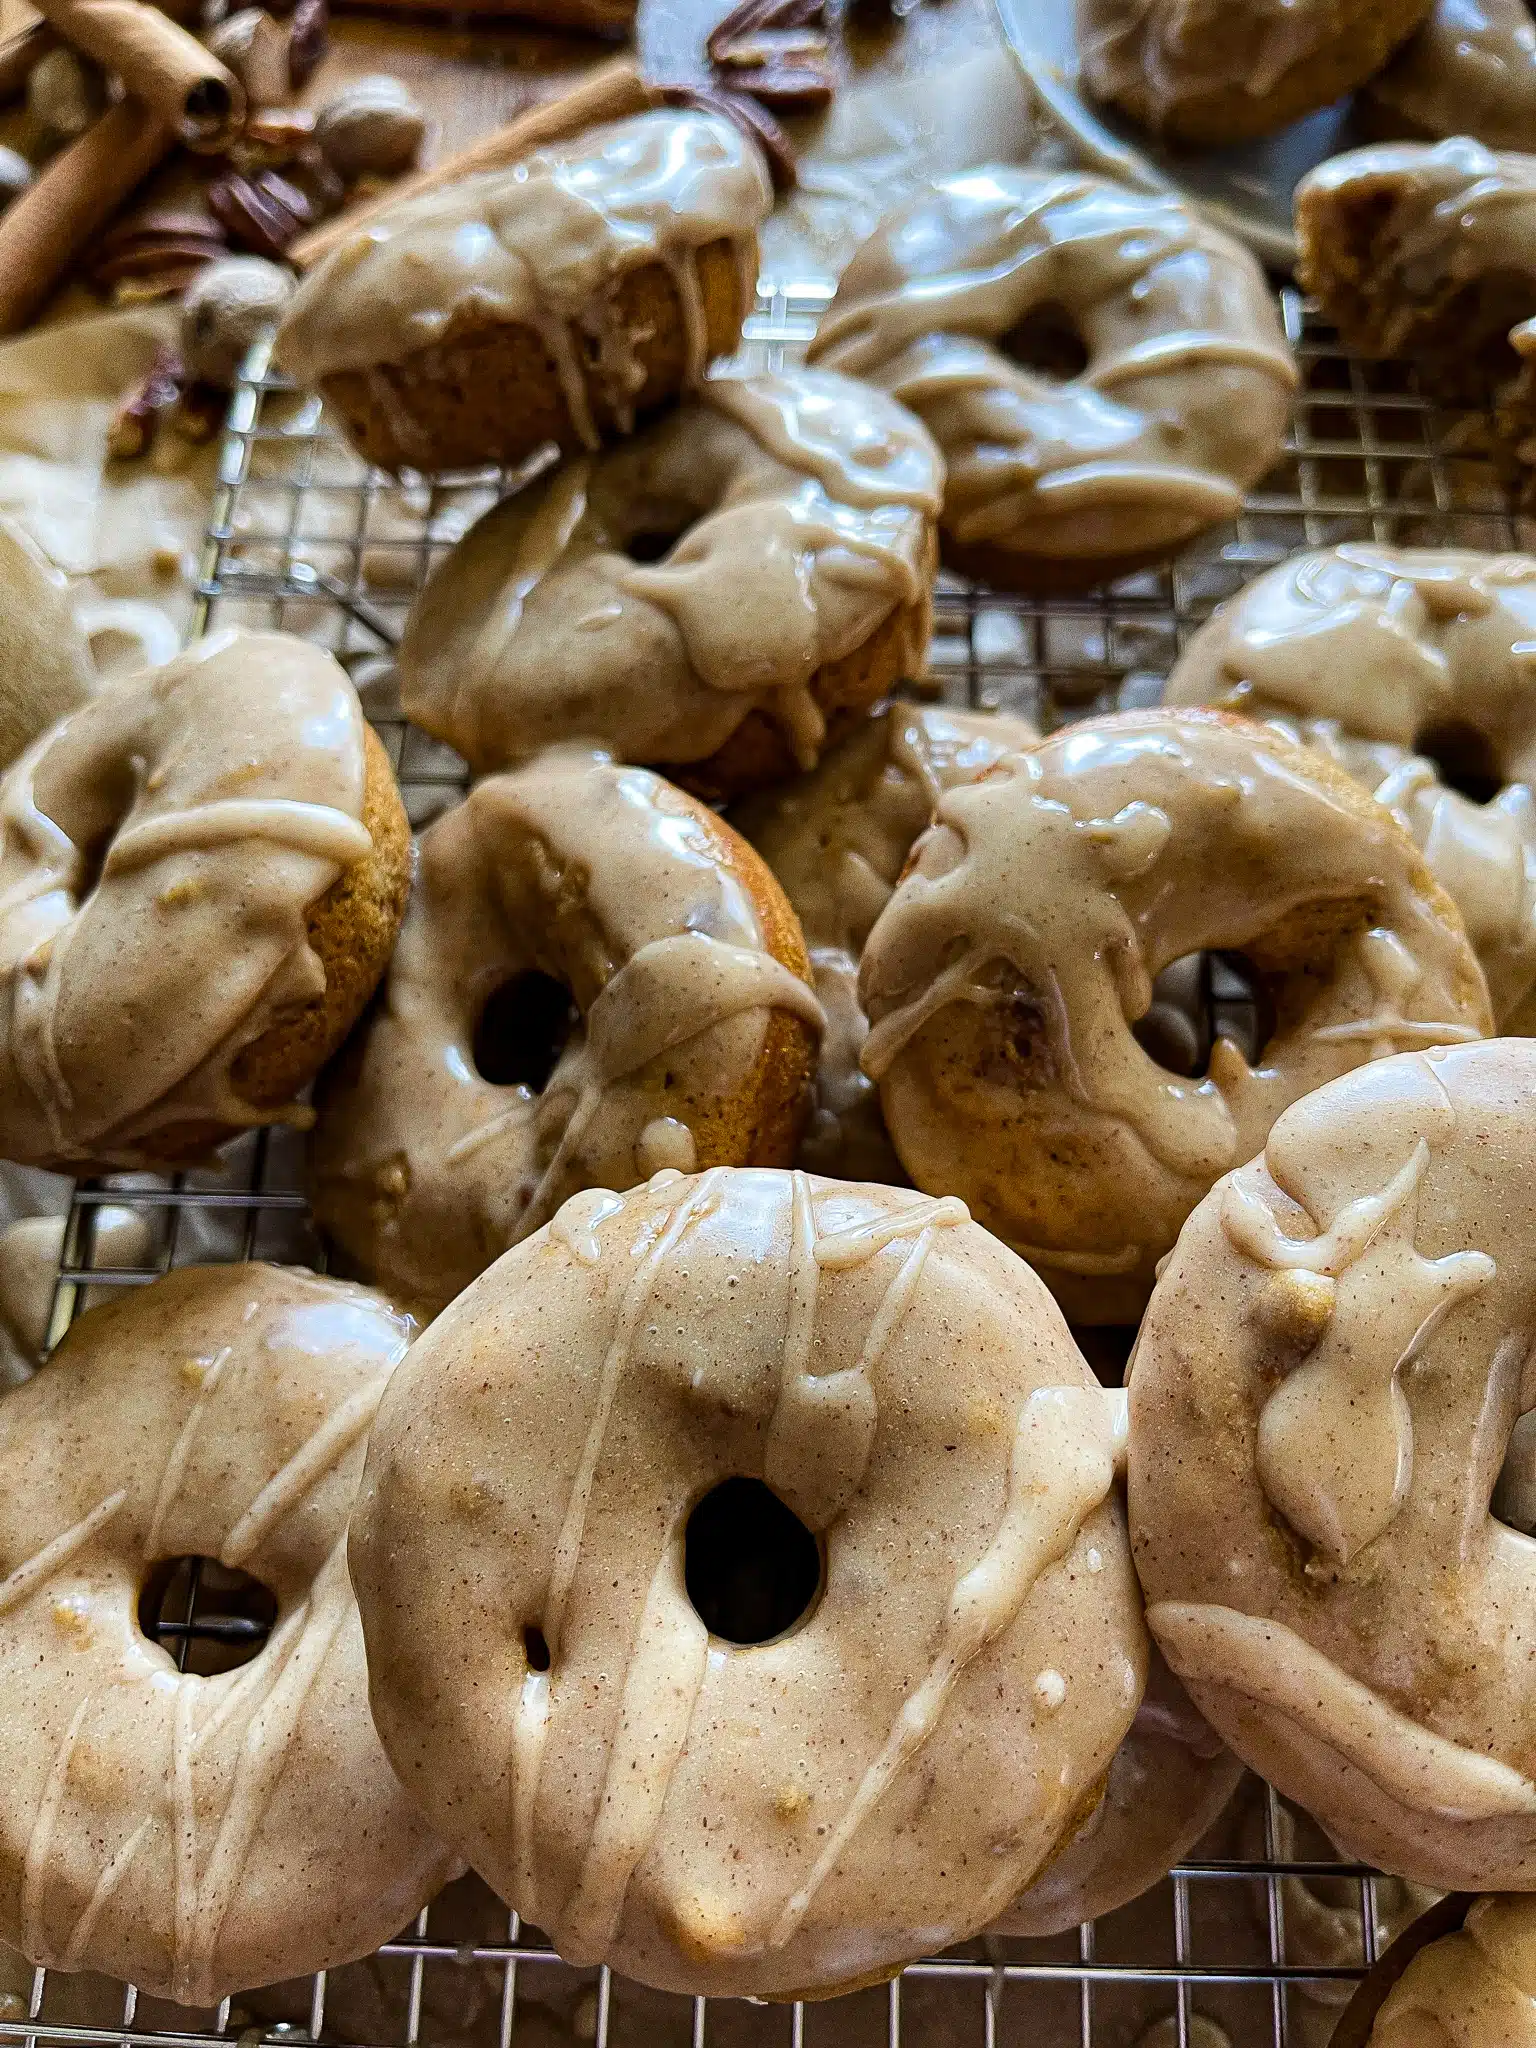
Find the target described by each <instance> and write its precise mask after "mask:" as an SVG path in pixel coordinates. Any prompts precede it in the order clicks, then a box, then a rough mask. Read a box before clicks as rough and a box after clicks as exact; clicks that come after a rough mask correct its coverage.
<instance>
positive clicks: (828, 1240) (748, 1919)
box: [351, 1168, 1145, 1997]
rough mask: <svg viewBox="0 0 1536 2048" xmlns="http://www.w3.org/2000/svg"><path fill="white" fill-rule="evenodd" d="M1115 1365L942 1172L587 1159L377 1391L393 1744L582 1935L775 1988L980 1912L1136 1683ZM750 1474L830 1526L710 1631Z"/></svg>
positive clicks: (540, 1919) (379, 1603) (373, 1626)
mask: <svg viewBox="0 0 1536 2048" xmlns="http://www.w3.org/2000/svg"><path fill="white" fill-rule="evenodd" d="M1120 1399H1121V1397H1120V1396H1119V1395H1118V1394H1117V1393H1116V1394H1111V1393H1107V1392H1105V1391H1104V1390H1103V1389H1101V1388H1100V1387H1099V1386H1098V1385H1097V1384H1096V1383H1095V1382H1094V1381H1093V1379H1092V1376H1091V1374H1090V1373H1089V1371H1088V1369H1087V1367H1086V1366H1085V1365H1084V1363H1083V1361H1082V1359H1081V1357H1080V1356H1079V1354H1078V1352H1077V1350H1076V1348H1075V1347H1074V1345H1073V1344H1072V1342H1071V1339H1070V1337H1069V1336H1068V1333H1067V1329H1066V1325H1065V1324H1064V1323H1063V1322H1062V1320H1061V1317H1060V1315H1059V1313H1058V1311H1057V1310H1056V1308H1055V1307H1054V1305H1053V1304H1052V1302H1051V1301H1050V1299H1049V1297H1048V1296H1047V1295H1046V1293H1045V1291H1044V1289H1043V1288H1042V1287H1041V1286H1040V1284H1039V1282H1038V1281H1037V1280H1036V1279H1035V1278H1034V1276H1033V1275H1032V1274H1031V1273H1030V1271H1029V1269H1028V1268H1027V1267H1026V1266H1025V1265H1024V1264H1023V1263H1022V1262H1021V1261H1020V1260H1018V1259H1016V1258H1014V1256H1013V1255H1012V1254H1011V1253H1010V1252H1009V1251H1007V1250H1006V1249H1005V1247H1003V1246H1002V1245H1000V1244H998V1243H997V1242H996V1241H995V1240H994V1239H993V1238H991V1237H989V1236H988V1235H987V1233H986V1232H985V1231H982V1230H979V1229H977V1228H976V1227H975V1226H974V1225H972V1224H971V1223H970V1221H969V1219H968V1218H967V1216H966V1212H965V1208H964V1205H963V1204H962V1203H960V1202H957V1201H954V1200H952V1199H945V1200H939V1201H934V1200H931V1199H929V1198H928V1197H927V1196H923V1195H917V1194H914V1193H912V1192H911V1191H909V1190H905V1189H894V1188H880V1187H852V1186H848V1185H846V1184H844V1183H841V1182H834V1181H821V1180H815V1179H812V1178H810V1177H809V1176H806V1175H804V1174H798V1173H794V1174H791V1173H773V1172H763V1171H752V1170H743V1169H735V1170H733V1169H730V1168H720V1169H717V1170H716V1171H714V1172H712V1173H705V1174H702V1175H699V1176H697V1177H695V1178H686V1179H685V1178H682V1177H680V1176H678V1175H675V1174H663V1175H660V1176H658V1177H657V1178H656V1179H655V1180H653V1181H651V1182H650V1183H649V1184H648V1185H647V1186H645V1187H642V1188H636V1189H632V1190H631V1191H630V1192H629V1193H628V1194H624V1195H616V1194H609V1193H606V1192H604V1191H603V1190H600V1189H595V1190H592V1191H590V1192H589V1193H587V1194H584V1195H577V1196H574V1197H573V1198H572V1199H571V1200H570V1201H569V1202H568V1203H567V1204H566V1205H565V1207H564V1208H563V1209H561V1210H560V1211H559V1213H558V1214H557V1215H556V1216H555V1218H554V1219H553V1221H552V1222H551V1223H550V1224H549V1225H548V1226H547V1227H546V1228H545V1229H544V1230H542V1231H540V1232H539V1233H538V1234H537V1235H536V1236H534V1237H531V1238H529V1239H528V1240H527V1241H526V1242H525V1243H523V1244H521V1245H518V1246H516V1247H515V1248H514V1249H513V1250H512V1251H510V1252H508V1253H507V1254H506V1255H505V1256H504V1257H503V1258H501V1259H500V1260H498V1261H497V1263H496V1264H495V1265H494V1266H493V1267H491V1269H490V1270H489V1272H487V1273H485V1274H483V1275H482V1276H481V1278H480V1279H478V1280H477V1281H476V1282H475V1283H474V1284H473V1286H471V1287H470V1288H468V1289H467V1290H466V1292H465V1293H463V1294H461V1295H460V1296H459V1298H458V1299H457V1301H455V1302H454V1303H453V1304H452V1305H451V1306H450V1307H449V1308H448V1309H447V1310H445V1312H444V1313H443V1314H442V1315H441V1316H440V1317H439V1318H438V1319H437V1321H436V1322H435V1323H434V1324H433V1325H432V1326H431V1328H430V1329H429V1330H428V1331H427V1332H426V1334H425V1335H424V1336H423V1337H422V1338H421V1339H419V1340H418V1342H417V1343H416V1345H415V1346H414V1347H413V1348H412V1350H411V1352H410V1354H409V1355H408V1357H407V1359H406V1362H405V1364H404V1365H403V1366H402V1367H401V1369H400V1371H399V1373H398V1374H397V1376H396V1378H395V1379H394V1380H393V1382H392V1383H391V1386H390V1389H389V1393H388V1396H387V1398H386V1400H385V1402H384V1404H383V1406H382V1408H381V1409H380V1413H379V1417H378V1420H377V1422H376V1424H375V1426H374V1431H373V1436H372V1440H371V1445H370V1450H369V1456H368V1465H367V1470H366V1474H365V1477H364V1481H363V1487H362V1491H361V1494H360V1495H359V1500H358V1507H357V1511H356V1513H355V1515H354V1518H353V1523H352V1546H351V1563H352V1573H353V1579H354V1582H355V1584H356V1585H357V1588H358V1598H359V1602H360V1605H361V1608H362V1612H363V1616H364V1626H365V1630H366V1634H367V1641H368V1654H369V1665H370V1670H371V1673H372V1692H371V1699H372V1705H373V1711H374V1716H375V1720H376V1722H377V1724H378V1727H379V1730H380V1733H381V1735H382V1737H383V1739H384V1742H385V1745H386V1747H387V1748H388V1750H389V1752H390V1754H391V1757H392V1758H393V1760H394V1763H395V1767H396V1769H397V1770H398V1771H399V1772H400V1773H401V1775H402V1778H403V1780H404V1782H405V1783H406V1784H407V1785H408V1787H409V1788H410V1789H411V1790H412V1792H413V1793H414V1794H415V1795H416V1796H417V1797H418V1798H419V1799H420V1800H421V1801H422V1802H423V1805H424V1807H425V1809H426V1810H427V1811H428V1812H429V1814H430V1815H432V1816H433V1817H434V1818H435V1821H436V1824H438V1825H440V1826H441V1827H442V1828H443V1830H444V1831H445V1833H446V1834H447V1835H448V1836H449V1837H450V1838H451V1839H452V1840H453V1842H454V1843H455V1844H456V1845H457V1846H459V1847H460V1848H461V1849H462V1850H463V1851H464V1853H465V1854H466V1855H467V1856H468V1858H469V1860H470V1861H471V1862H472V1864H473V1866H474V1867H475V1868H476V1869H477V1870H479V1871H481V1872H482V1874H483V1875H484V1876H485V1877H486V1878H487V1880H488V1881H489V1882H490V1883H492V1884H493V1885H494V1886H495V1887H496V1889H497V1891H498V1892H500V1894H501V1895H502V1896H503V1897H504V1898H505V1899H507V1901H508V1902H509V1904H512V1905H514V1906H515V1907H516V1908H517V1910H518V1911H519V1912H520V1913H522V1914H523V1915H524V1916H525V1918H526V1919H528V1920H531V1921H533V1922H535V1923H536V1924H537V1925H538V1926H540V1927H542V1928H544V1929H545V1930H546V1931H547V1933H548V1934H549V1936H550V1937H551V1939H552V1940H553V1942H554V1944H555V1946H556V1947H557V1948H558V1949H559V1951H560V1953H561V1954H562V1955H563V1956H565V1957H566V1958H567V1959H569V1960H570V1961H572V1962H575V1963H582V1964H586V1963H595V1962H610V1963H612V1964H613V1966H614V1967H615V1968H616V1969H619V1970H622V1971H623V1972H624V1973H625V1974H626V1975H628V1976H633V1977H638V1978H639V1979H640V1980H641V1981H642V1982H647V1983H651V1984H655V1985H657V1986H660V1987H662V1988H665V1989H675V1990H681V1991H687V1992H695V1993H706V1994H709V1995H710V1996H715V1995H723V1996H737V1995H743V1994H749V1995H758V1996H768V1997H790V1996H796V1995H800V1994H802V1993H806V1992H816V1993H825V1992H830V1991H832V1990H835V1989H838V1988H844V1987H847V1986H848V1985H850V1984H854V1983H859V1982H865V1981H869V1980H872V1979H876V1978H879V1977H883V1976H886V1975H889V1974H891V1973H892V1972H894V1971H895V1969H896V1968H897V1967H898V1966H899V1965H900V1964H902V1963H904V1962H906V1961H907V1960H909V1959H910V1958H912V1957H914V1956H917V1955H922V1954H930V1953H933V1952H934V1951H936V1950H938V1949H941V1948H944V1947H946V1946H948V1945H949V1944H950V1943H951V1942H953V1941H957V1940H960V1939H962V1938H963V1937H965V1936H966V1935H968V1934H970V1933H972V1932H974V1931H975V1930H976V1929H977V1928H978V1927H980V1926H982V1925H984V1924H985V1923H986V1922H987V1921H988V1920H990V1919H992V1918H993V1917H995V1915H996V1914H997V1913H998V1912H999V1911H1000V1910H1001V1908H1002V1907H1003V1906H1004V1905H1005V1904H1006V1903H1007V1901H1008V1900H1009V1899H1010V1898H1011V1897H1012V1896H1013V1895H1014V1894H1015V1893H1016V1892H1017V1891H1019V1890H1020V1889H1021V1888H1022V1886H1023V1885H1024V1884H1025V1883H1027V1881H1028V1880H1029V1878H1030V1877H1031V1876H1032V1875H1033V1874H1034V1872H1035V1871H1036V1870H1037V1869H1039V1867H1040V1866H1041V1864H1042V1863H1043V1862H1044V1860H1045V1859H1046V1857H1047V1856H1048V1855H1049V1854H1050V1852H1051V1850H1052V1849H1053V1848H1054V1847H1055V1845H1056V1844H1057V1843H1058V1841H1060V1840H1061V1839H1062V1838H1063V1837H1064V1836H1067V1835H1070V1834H1071V1833H1072V1832H1074V1831H1075V1829H1076V1828H1077V1826H1078V1824H1079V1822H1080V1820H1081V1819H1082V1817H1083V1813H1084V1811H1085V1809H1086V1808H1087V1806H1088V1805H1090V1804H1091V1803H1092V1802H1094V1801H1095V1800H1096V1798H1097V1796H1098V1786H1099V1780H1100V1779H1101V1777H1102V1775H1103V1773H1104V1771H1105V1770H1106V1769H1107V1767H1108V1765H1109V1762H1110V1759H1111V1757H1112V1756H1113V1755H1114V1753H1115V1750H1116V1748H1117V1746H1118V1744H1119V1742H1120V1739H1121V1737H1122V1735H1123V1734H1124V1733H1125V1731H1126V1729H1127V1728H1128V1727H1129V1725H1130V1722H1131V1718H1132V1716H1133V1714H1134V1712H1135V1709H1136V1703H1137V1701H1138V1699H1139V1698H1140V1695H1141V1689H1142V1684H1143V1680H1144V1677H1145V1643H1144V1639H1143V1636H1142V1628H1141V1617H1140V1603H1139V1599H1138V1596H1137V1592H1136V1587H1135V1581H1134V1578H1133V1577H1132V1574H1131V1570H1130V1561H1129V1557H1128V1554H1127V1551H1126V1546H1125V1541H1124V1535H1123V1530H1122V1523H1121V1518H1120V1507H1119V1503H1118V1499H1117V1497H1116V1493H1115V1487H1114V1472H1115V1447H1116V1442H1117V1434H1116V1431H1117V1420H1116V1418H1117V1412H1118V1404H1119V1402H1120ZM730 1478H735V1479H739V1480H742V1479H744V1480H753V1481H757V1482H759V1483H762V1484H765V1485H766V1486H767V1487H769V1488H771V1489H772V1490H773V1492H774V1493H775V1494H777V1496H778V1498H779V1500H780V1501H781V1502H782V1503H784V1504H785V1505H786V1506H787V1507H788V1509H789V1510H791V1511H792V1512H793V1514H794V1515H796V1516H798V1517H799V1518H800V1521H801V1523H802V1524H803V1527H804V1530H806V1531H809V1532H810V1537H814V1538H815V1540H816V1543H817V1544H818V1545H819V1548H820V1551H821V1556H822V1561H823V1569H822V1575H821V1584H820V1586H819V1587H818V1588H816V1590H815V1591H814V1592H813V1593H812V1594H811V1605H810V1607H809V1609H808V1610H806V1611H805V1612H804V1613H803V1615H802V1618H801V1619H799V1620H798V1622H790V1623H789V1625H788V1626H787V1629H786V1630H785V1631H784V1632H781V1633H780V1634H778V1635H777V1636H775V1637H774V1638H773V1639H772V1640H767V1641H756V1642H750V1643H743V1642H740V1641H728V1640H726V1639H725V1638H724V1637H723V1636H722V1635H712V1634H711V1633H710V1631H709V1629H708V1628H707V1627H706V1624H705V1622H704V1620H703V1619H702V1618H701V1616H700V1613H699V1612H698V1611H697V1609H696V1608H695V1606H694V1604H693V1600H692V1598H691V1597H690V1592H689V1590H688V1584H687V1582H686V1581H685V1576H684V1573H685V1546H686V1529H687V1525H688V1522H689V1516H690V1511H691V1510H692V1509H693V1508H694V1506H695V1504H696V1503H697V1502H699V1501H700V1500H701V1499H702V1498H703V1497H704V1496H706V1495H708V1494H710V1493H711V1491H712V1490H713V1489H714V1488H715V1487H716V1486H717V1485H718V1484H719V1483H720V1482H722V1481H724V1480H726V1479H730ZM810 1537H807V1541H808V1542H809V1540H810ZM405 1554H409V1555H410V1557H411V1559H412V1569H411V1571H410V1572H409V1573H404V1574H402V1573H401V1571H400V1570H399V1568H398V1560H399V1559H400V1557H401V1556H402V1555H405ZM429 1617H430V1623H429ZM444 1642H449V1643H452V1644H453V1645H454V1654H453V1656H452V1657H450V1658H445V1657H444V1656H443V1655H442V1654H441V1645H442V1644H443V1643H444Z"/></svg>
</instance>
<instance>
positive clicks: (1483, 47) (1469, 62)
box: [1364, 0, 1536, 150]
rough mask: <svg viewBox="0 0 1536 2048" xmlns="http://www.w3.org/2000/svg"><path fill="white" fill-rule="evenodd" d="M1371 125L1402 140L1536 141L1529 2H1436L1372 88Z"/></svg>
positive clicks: (1367, 102) (1535, 45)
mask: <svg viewBox="0 0 1536 2048" xmlns="http://www.w3.org/2000/svg"><path fill="white" fill-rule="evenodd" d="M1364 106H1365V111H1366V114H1367V116H1368V117H1369V118H1372V119H1374V120H1375V121H1376V122H1377V123H1378V124H1379V125H1381V126H1382V127H1385V128H1389V129H1391V130H1392V131H1394V132H1395V133H1397V134H1399V135H1418V136H1431V137H1433V136H1449V135H1470V136H1473V137H1475V138H1476V140H1477V141H1479V142H1482V143H1486V144H1487V146H1488V147H1489V148H1490V149H1520V150H1528V149H1530V147H1531V145H1532V143H1533V141H1536V22H1533V21H1532V19H1531V10H1530V8H1529V7H1528V6H1527V5H1526V0H1433V5H1432V6H1431V7H1430V10H1429V13H1428V15H1427V16H1426V17H1425V20H1424V23H1423V26H1422V27H1421V28H1419V29H1417V30H1416V31H1415V33H1414V34H1413V35H1411V36H1410V37H1409V39H1408V41H1407V42H1406V43H1404V45H1403V47H1402V48H1401V49H1400V50H1399V51H1398V53H1397V55H1396V56H1395V57H1394V58H1393V60H1392V62H1391V63H1390V64H1389V65H1388V66H1387V67H1386V69H1385V70H1384V71H1381V72H1379V73H1378V74H1377V75H1376V77H1374V78H1373V79H1372V80H1371V82H1370V84H1369V85H1368V86H1367V88H1366V91H1365V96H1364Z"/></svg>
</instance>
